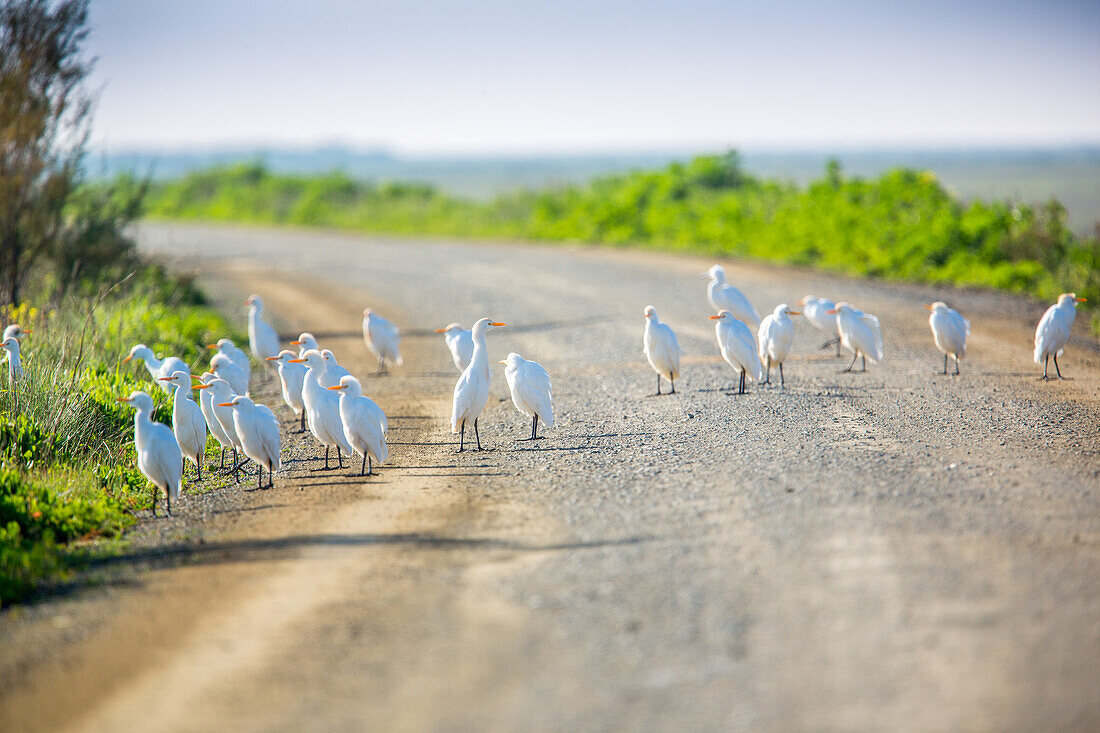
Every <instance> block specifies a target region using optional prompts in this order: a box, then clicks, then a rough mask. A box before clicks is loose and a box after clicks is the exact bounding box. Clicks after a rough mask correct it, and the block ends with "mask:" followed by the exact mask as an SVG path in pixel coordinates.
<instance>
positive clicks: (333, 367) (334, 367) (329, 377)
mask: <svg viewBox="0 0 1100 733" xmlns="http://www.w3.org/2000/svg"><path fill="white" fill-rule="evenodd" d="M321 356H322V357H324V360H325V373H324V374H322V375H321V386H322V387H324V388H325V389H328V388H329V387H335V386H336V385H338V384H340V378H341V377H345V376H348V375H350V374H351V372H349V371H348V370H347V369H345V368H344V367H342V366H340V364H339V362H337V361H336V354H333V353H332V352H331V351H330V350H329V349H321Z"/></svg>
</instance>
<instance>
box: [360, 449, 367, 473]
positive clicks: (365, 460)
mask: <svg viewBox="0 0 1100 733" xmlns="http://www.w3.org/2000/svg"><path fill="white" fill-rule="evenodd" d="M359 475H360V476H366V475H367V454H366V453H364V454H363V466H362V468H360V469H359Z"/></svg>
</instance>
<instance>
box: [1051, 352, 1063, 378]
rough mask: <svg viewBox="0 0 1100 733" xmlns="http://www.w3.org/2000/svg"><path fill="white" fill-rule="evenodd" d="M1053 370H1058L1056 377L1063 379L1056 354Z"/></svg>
mask: <svg viewBox="0 0 1100 733" xmlns="http://www.w3.org/2000/svg"><path fill="white" fill-rule="evenodd" d="M1054 371H1056V372H1058V378H1059V379H1065V377H1063V376H1062V370H1061V369H1059V368H1058V355H1057V354H1055V355H1054Z"/></svg>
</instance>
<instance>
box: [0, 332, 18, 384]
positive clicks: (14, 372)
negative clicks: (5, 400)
mask: <svg viewBox="0 0 1100 733" xmlns="http://www.w3.org/2000/svg"><path fill="white" fill-rule="evenodd" d="M0 347H3V349H4V359H5V361H7V362H8V384H9V385H12V384H15V383H16V381H18V380H20V379H22V378H23V359H22V357H20V356H19V340H18V339H17V338H15V337H14V336H8V337H7V338H5V339H4V340H3V341H0Z"/></svg>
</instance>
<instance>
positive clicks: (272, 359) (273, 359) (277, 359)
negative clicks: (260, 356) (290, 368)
mask: <svg viewBox="0 0 1100 733" xmlns="http://www.w3.org/2000/svg"><path fill="white" fill-rule="evenodd" d="M265 358H266V359H267V360H268V361H279V357H277V356H268V357H265Z"/></svg>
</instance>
